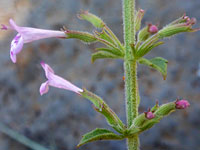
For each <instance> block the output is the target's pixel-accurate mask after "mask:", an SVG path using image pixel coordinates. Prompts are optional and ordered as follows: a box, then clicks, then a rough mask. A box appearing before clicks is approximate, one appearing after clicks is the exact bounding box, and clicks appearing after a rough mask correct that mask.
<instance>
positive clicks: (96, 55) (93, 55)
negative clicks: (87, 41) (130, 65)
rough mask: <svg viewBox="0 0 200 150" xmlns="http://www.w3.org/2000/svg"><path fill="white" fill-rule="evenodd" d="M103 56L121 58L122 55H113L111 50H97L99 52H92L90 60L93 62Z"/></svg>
mask: <svg viewBox="0 0 200 150" xmlns="http://www.w3.org/2000/svg"><path fill="white" fill-rule="evenodd" d="M103 58H123V57H121V56H118V55H114V54H112V53H111V52H106V51H99V52H96V53H93V54H92V58H91V61H92V63H94V62H95V60H97V59H103Z"/></svg>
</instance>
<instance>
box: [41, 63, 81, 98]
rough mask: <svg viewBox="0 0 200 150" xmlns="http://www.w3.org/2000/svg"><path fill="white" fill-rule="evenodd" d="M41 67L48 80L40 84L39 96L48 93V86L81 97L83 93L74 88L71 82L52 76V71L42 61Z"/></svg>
mask: <svg viewBox="0 0 200 150" xmlns="http://www.w3.org/2000/svg"><path fill="white" fill-rule="evenodd" d="M41 66H42V68H43V69H44V71H45V75H46V78H47V79H48V80H47V81H46V82H44V83H42V84H41V86H40V94H41V95H43V94H45V93H47V92H48V90H49V86H53V87H56V88H61V89H65V90H69V91H72V92H75V93H77V94H79V95H81V92H83V90H82V89H80V88H79V87H77V86H75V85H74V84H72V83H71V82H69V81H67V80H65V79H63V78H62V77H60V76H58V75H56V74H54V71H53V69H52V68H51V67H50V66H49V65H48V64H46V63H44V62H43V61H42V62H41Z"/></svg>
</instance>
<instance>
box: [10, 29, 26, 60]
mask: <svg viewBox="0 0 200 150" xmlns="http://www.w3.org/2000/svg"><path fill="white" fill-rule="evenodd" d="M23 45H24V41H23V38H22V36H21V35H20V34H19V33H18V34H17V35H16V36H15V38H14V39H13V40H12V42H11V48H10V57H11V59H12V61H13V63H16V61H17V59H16V55H17V54H18V53H20V52H21V50H22V48H23Z"/></svg>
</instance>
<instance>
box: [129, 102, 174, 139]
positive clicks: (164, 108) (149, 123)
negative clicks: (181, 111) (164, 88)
mask: <svg viewBox="0 0 200 150" xmlns="http://www.w3.org/2000/svg"><path fill="white" fill-rule="evenodd" d="M175 106H176V104H175V102H170V103H167V104H164V105H161V106H160V107H159V106H158V104H156V106H154V107H153V108H156V109H155V110H156V111H152V109H153V108H152V109H151V110H149V112H151V113H153V114H154V117H152V119H148V118H147V117H146V114H145V113H142V114H140V115H139V116H137V117H136V118H135V119H134V120H133V124H132V125H131V127H130V128H129V130H128V132H129V136H131V135H134V134H139V133H141V132H143V131H145V130H147V129H149V128H151V127H153V126H154V125H155V124H156V123H159V122H160V120H161V119H162V118H163V117H166V116H168V115H169V114H170V113H172V112H174V111H175V110H176V107H175Z"/></svg>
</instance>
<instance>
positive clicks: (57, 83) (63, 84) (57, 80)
mask: <svg viewBox="0 0 200 150" xmlns="http://www.w3.org/2000/svg"><path fill="white" fill-rule="evenodd" d="M49 85H50V86H53V87H57V88H61V89H65V90H69V91H72V92H75V93H77V94H80V93H81V92H83V90H82V89H80V88H79V87H77V86H75V85H74V84H72V83H71V82H69V81H67V80H65V79H63V78H62V77H60V76H57V75H55V74H50V79H49Z"/></svg>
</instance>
